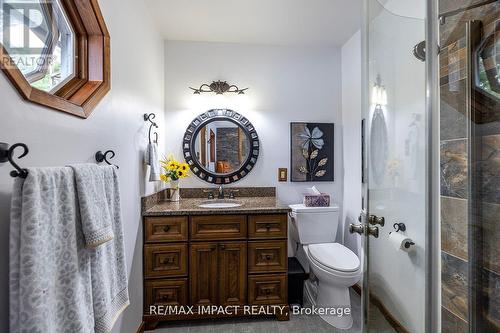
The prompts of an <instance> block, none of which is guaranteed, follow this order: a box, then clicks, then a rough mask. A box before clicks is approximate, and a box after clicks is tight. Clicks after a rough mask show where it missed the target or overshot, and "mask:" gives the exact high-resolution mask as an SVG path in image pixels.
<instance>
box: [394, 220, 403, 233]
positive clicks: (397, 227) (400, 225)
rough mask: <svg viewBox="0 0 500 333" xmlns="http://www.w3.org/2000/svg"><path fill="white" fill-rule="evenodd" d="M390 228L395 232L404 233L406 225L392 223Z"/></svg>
mask: <svg viewBox="0 0 500 333" xmlns="http://www.w3.org/2000/svg"><path fill="white" fill-rule="evenodd" d="M392 227H393V228H394V230H396V232H400V231H406V225H405V224H404V223H402V222H399V223H394V224H393V226H392Z"/></svg>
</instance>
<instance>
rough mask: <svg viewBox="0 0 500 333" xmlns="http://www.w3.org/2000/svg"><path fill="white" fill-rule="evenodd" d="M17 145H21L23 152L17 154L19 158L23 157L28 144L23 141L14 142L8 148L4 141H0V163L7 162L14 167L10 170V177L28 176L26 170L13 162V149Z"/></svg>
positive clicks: (26, 151) (26, 153) (26, 152)
mask: <svg viewBox="0 0 500 333" xmlns="http://www.w3.org/2000/svg"><path fill="white" fill-rule="evenodd" d="M17 147H21V148H23V149H24V151H23V153H22V154H21V155H19V157H18V159H19V158H23V157H24V156H26V155H28V152H29V149H28V146H27V145H26V144H24V143H16V144H14V145H12V146H11V147H10V148H9V145H8V144H7V143H5V142H0V163H7V162H9V163H10V164H11V165H12V166H13V167H14V169H16V170H12V171H11V172H10V176H11V177H14V178H15V177H20V178H26V177H28V170H27V169H23V168H21V167H20V166H19V165H18V164H17V163H16V162H14V151H15V150H16V148H17Z"/></svg>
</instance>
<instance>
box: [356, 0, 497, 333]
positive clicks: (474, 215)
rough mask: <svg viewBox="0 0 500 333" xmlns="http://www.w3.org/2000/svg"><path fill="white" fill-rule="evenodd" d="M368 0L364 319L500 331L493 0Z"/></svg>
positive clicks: (375, 326)
mask: <svg viewBox="0 0 500 333" xmlns="http://www.w3.org/2000/svg"><path fill="white" fill-rule="evenodd" d="M364 5H365V16H364V19H365V20H364V27H363V29H362V32H363V59H364V63H363V65H364V70H363V83H364V92H363V95H364V99H363V102H364V105H363V128H364V147H365V148H364V149H363V157H364V158H363V160H364V165H363V171H364V172H363V174H364V177H363V188H364V191H363V193H364V195H363V212H362V214H361V216H360V220H361V223H362V224H363V225H364V226H365V232H364V235H365V236H364V247H363V248H364V259H365V260H364V263H365V266H364V269H365V274H364V278H363V290H362V291H363V330H364V332H412V333H419V332H429V333H434V332H443V333H445V332H478V333H482V332H499V331H500V279H499V273H500V250H499V246H498V245H497V242H495V240H497V239H499V238H500V218H499V216H500V154H499V149H500V106H499V98H500V76H499V71H500V53H499V52H500V41H499V39H500V1H491V0H486V1H485V0H483V1H479V0H439V1H436V0H364ZM380 314H382V317H381V316H380ZM380 318H383V320H381V319H380Z"/></svg>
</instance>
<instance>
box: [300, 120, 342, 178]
mask: <svg viewBox="0 0 500 333" xmlns="http://www.w3.org/2000/svg"><path fill="white" fill-rule="evenodd" d="M334 138H335V124H333V123H304V122H292V123H290V176H291V181H292V182H321V181H324V182H328V181H334V143H335V139H334Z"/></svg>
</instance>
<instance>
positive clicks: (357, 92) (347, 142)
mask: <svg viewBox="0 0 500 333" xmlns="http://www.w3.org/2000/svg"><path fill="white" fill-rule="evenodd" d="M342 124H343V126H342V128H343V131H342V132H343V138H342V141H343V153H344V156H343V160H344V165H343V168H344V184H343V193H344V215H343V221H346V224H347V223H358V222H357V218H358V216H359V214H360V212H361V32H357V33H356V34H355V35H353V36H352V37H351V38H350V39H349V40H348V41H347V42H346V43H345V44H344V45H343V46H342ZM344 230H345V229H344ZM360 238H361V237H360V236H358V235H351V234H349V233H347V232H345V233H344V243H345V245H347V246H348V247H349V248H350V249H351V250H356V249H359V247H360V244H361V239H360ZM357 252H358V253H357V254H358V256H360V253H359V251H357ZM360 257H361V256H360Z"/></svg>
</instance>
